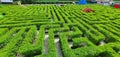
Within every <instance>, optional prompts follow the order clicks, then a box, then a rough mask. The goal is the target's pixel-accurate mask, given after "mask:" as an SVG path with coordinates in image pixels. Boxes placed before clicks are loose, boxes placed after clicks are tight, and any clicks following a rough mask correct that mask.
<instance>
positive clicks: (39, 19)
mask: <svg viewBox="0 0 120 57" xmlns="http://www.w3.org/2000/svg"><path fill="white" fill-rule="evenodd" d="M88 6H89V7H91V8H93V9H95V10H96V11H95V12H94V13H85V12H82V11H81V10H82V9H83V8H85V7H88ZM6 8H7V9H6ZM98 8H99V9H98ZM104 8H106V9H109V11H107V10H103V9H104ZM1 9H4V11H0V12H4V13H6V15H5V16H4V18H2V19H0V36H1V37H0V57H120V45H119V44H120V30H119V29H120V26H119V25H120V17H119V16H117V15H119V14H120V13H119V10H116V9H113V8H111V7H103V6H101V5H85V6H82V5H65V6H55V5H45V6H43V5H42V6H25V7H21V6H12V7H11V6H5V7H2V8H1ZM8 9H9V10H8ZM114 11H115V12H116V13H114ZM101 12H102V13H101ZM98 13H101V14H98ZM103 13H104V14H103ZM108 13H112V14H108ZM116 16H117V17H116ZM106 17H107V18H106Z"/></svg>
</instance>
